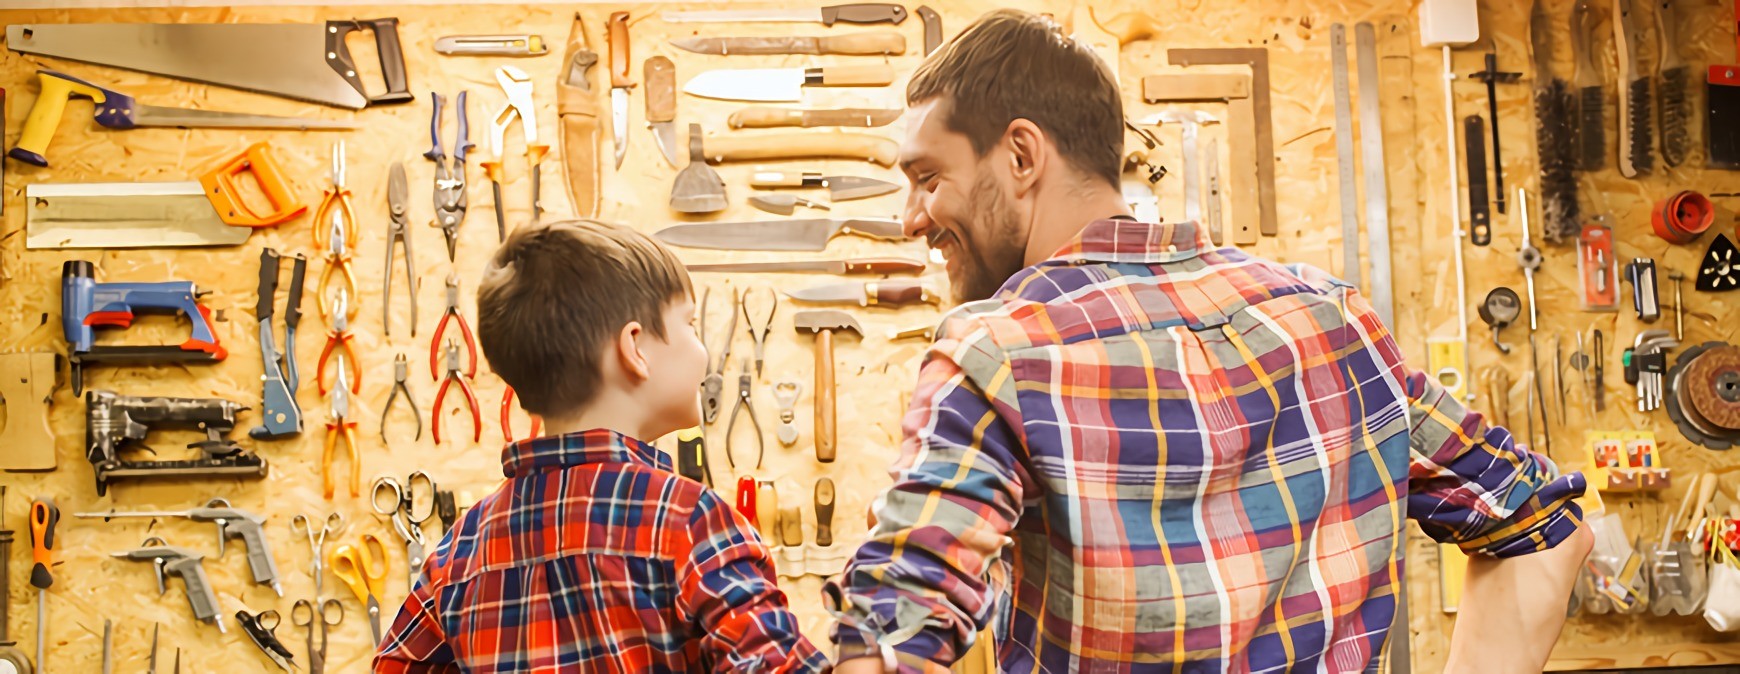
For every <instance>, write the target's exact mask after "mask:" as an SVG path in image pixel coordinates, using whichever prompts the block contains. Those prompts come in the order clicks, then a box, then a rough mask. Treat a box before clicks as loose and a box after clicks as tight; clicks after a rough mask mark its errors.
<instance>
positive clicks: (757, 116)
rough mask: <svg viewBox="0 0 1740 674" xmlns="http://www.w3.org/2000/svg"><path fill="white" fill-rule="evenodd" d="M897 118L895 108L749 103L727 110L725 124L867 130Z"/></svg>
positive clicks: (752, 126) (892, 121)
mask: <svg viewBox="0 0 1740 674" xmlns="http://www.w3.org/2000/svg"><path fill="white" fill-rule="evenodd" d="M897 119H900V109H899V108H889V109H882V108H836V109H832V110H819V109H809V110H805V109H802V108H772V107H767V106H759V105H758V106H752V107H748V108H744V109H742V110H738V111H737V112H733V113H731V117H730V118H729V119H728V120H727V122H726V123H727V124H729V125H730V126H731V128H733V129H769V128H773V127H780V126H798V127H803V128H806V129H808V128H813V127H818V126H854V127H859V128H864V129H869V128H873V127H878V126H887V125H889V124H893V123H894V120H897Z"/></svg>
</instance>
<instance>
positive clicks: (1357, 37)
mask: <svg viewBox="0 0 1740 674" xmlns="http://www.w3.org/2000/svg"><path fill="white" fill-rule="evenodd" d="M1353 33H1354V42H1355V47H1354V49H1355V51H1356V52H1357V58H1358V60H1359V61H1358V62H1359V126H1360V128H1361V129H1364V131H1365V132H1364V133H1361V134H1360V135H1359V149H1360V161H1361V163H1362V164H1363V165H1364V169H1365V239H1366V256H1367V259H1366V264H1367V265H1368V266H1370V267H1371V283H1370V284H1368V285H1366V286H1365V294H1366V297H1367V298H1369V299H1370V300H1371V305H1372V308H1373V310H1375V311H1377V315H1378V318H1381V319H1383V322H1384V325H1385V326H1386V327H1388V328H1389V329H1390V330H1391V331H1394V330H1395V329H1396V323H1395V318H1396V300H1395V294H1394V292H1393V291H1392V288H1393V285H1392V283H1391V280H1390V278H1391V277H1390V188H1389V183H1388V182H1386V180H1387V179H1386V177H1385V173H1384V123H1383V118H1382V116H1381V115H1379V114H1378V60H1377V29H1376V28H1373V27H1372V24H1371V22H1369V21H1361V22H1360V23H1358V24H1357V25H1355V26H1354V27H1353Z"/></svg>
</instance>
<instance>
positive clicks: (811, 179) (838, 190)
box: [749, 171, 900, 201]
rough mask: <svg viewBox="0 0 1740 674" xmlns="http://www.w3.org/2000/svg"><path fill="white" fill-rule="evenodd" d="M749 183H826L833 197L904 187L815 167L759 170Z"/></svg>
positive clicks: (841, 198) (765, 185) (870, 194)
mask: <svg viewBox="0 0 1740 674" xmlns="http://www.w3.org/2000/svg"><path fill="white" fill-rule="evenodd" d="M749 185H750V186H751V187H755V188H758V189H768V188H776V187H826V188H828V198H829V199H830V200H833V201H851V200H853V199H868V198H870V197H876V196H881V195H884V194H888V193H890V192H896V191H899V190H900V186H899V185H896V184H894V183H891V182H888V181H885V180H877V179H875V178H865V177H862V176H824V175H822V174H821V173H817V172H814V171H805V172H802V173H787V172H785V171H756V172H755V173H754V174H753V175H751V176H750V177H749Z"/></svg>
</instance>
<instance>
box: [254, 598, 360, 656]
mask: <svg viewBox="0 0 1740 674" xmlns="http://www.w3.org/2000/svg"><path fill="white" fill-rule="evenodd" d="M315 601H320V600H318V599H317V600H315ZM333 608H336V609H338V615H337V616H336V617H335V616H334V615H333V613H332V611H330V610H328V609H333ZM270 613H272V616H273V620H274V623H275V622H276V620H277V615H278V614H277V612H275V611H272V612H270ZM315 613H316V611H315V610H314V602H311V601H308V600H307V599H298V600H296V605H294V606H292V607H290V622H293V623H296V626H297V627H301V628H303V629H304V630H306V632H307V635H308V636H307V638H306V639H305V640H304V641H303V643H304V644H306V645H307V647H308V672H309V674H326V633H327V630H328V629H329V628H331V627H334V626H337V625H338V624H339V623H341V622H344V604H341V603H339V601H338V600H337V599H327V600H325V601H320V611H319V617H316V616H315ZM262 615H264V614H262ZM316 625H319V627H320V648H319V649H315V648H314V628H315V626H316Z"/></svg>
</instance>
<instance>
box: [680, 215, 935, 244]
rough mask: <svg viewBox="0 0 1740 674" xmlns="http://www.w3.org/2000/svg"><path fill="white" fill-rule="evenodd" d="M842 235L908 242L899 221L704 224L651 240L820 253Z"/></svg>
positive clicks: (818, 220) (683, 227)
mask: <svg viewBox="0 0 1740 674" xmlns="http://www.w3.org/2000/svg"><path fill="white" fill-rule="evenodd" d="M842 234H845V235H850V236H860V237H864V238H867V239H880V240H884V241H904V240H906V238H907V237H906V234H905V233H904V232H902V231H901V225H900V222H899V221H897V220H880V219H851V220H829V219H813V220H760V221H751V222H707V223H696V224H688V225H675V226H672V227H667V228H665V229H662V230H659V232H658V233H656V234H654V235H653V236H656V237H658V239H659V240H660V241H663V242H665V243H668V244H670V245H673V246H682V247H685V248H712V249H716V250H807V251H821V250H826V249H827V247H828V240H830V239H832V238H834V237H835V236H839V235H842Z"/></svg>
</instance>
